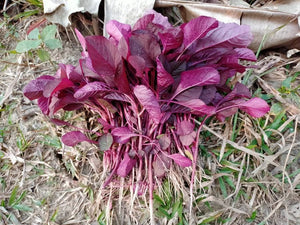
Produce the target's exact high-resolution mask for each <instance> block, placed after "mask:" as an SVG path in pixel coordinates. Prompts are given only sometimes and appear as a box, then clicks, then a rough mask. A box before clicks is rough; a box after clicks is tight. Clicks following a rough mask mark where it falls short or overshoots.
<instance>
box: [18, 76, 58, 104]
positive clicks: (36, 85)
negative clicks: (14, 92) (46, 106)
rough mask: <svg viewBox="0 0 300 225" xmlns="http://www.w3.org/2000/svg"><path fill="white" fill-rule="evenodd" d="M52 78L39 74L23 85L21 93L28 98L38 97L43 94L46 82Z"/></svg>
mask: <svg viewBox="0 0 300 225" xmlns="http://www.w3.org/2000/svg"><path fill="white" fill-rule="evenodd" d="M54 79H55V78H54V77H52V76H41V77H39V78H37V79H35V80H32V81H30V82H29V83H28V84H27V85H26V86H25V87H24V89H23V93H24V95H25V96H26V97H27V98H28V99H30V100H34V99H37V98H40V97H42V96H43V92H44V90H45V87H46V86H47V84H48V83H49V82H51V81H52V80H54Z"/></svg>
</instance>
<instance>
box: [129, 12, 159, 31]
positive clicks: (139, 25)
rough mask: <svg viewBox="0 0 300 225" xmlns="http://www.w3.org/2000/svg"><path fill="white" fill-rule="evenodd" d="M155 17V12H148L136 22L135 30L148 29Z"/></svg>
mask: <svg viewBox="0 0 300 225" xmlns="http://www.w3.org/2000/svg"><path fill="white" fill-rule="evenodd" d="M153 19H154V14H146V15H145V16H143V17H141V18H140V19H138V21H137V22H136V23H135V24H134V26H133V30H146V29H147V26H148V24H149V23H152V20H153Z"/></svg>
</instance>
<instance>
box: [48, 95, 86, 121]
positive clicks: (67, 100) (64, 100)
mask: <svg viewBox="0 0 300 225" xmlns="http://www.w3.org/2000/svg"><path fill="white" fill-rule="evenodd" d="M50 99H51V101H50V103H49V105H48V115H51V116H52V115H53V114H54V113H56V112H57V111H58V110H60V109H62V108H64V109H65V107H67V106H68V105H72V106H73V105H74V104H75V105H76V107H75V109H77V108H79V107H81V104H80V102H78V100H77V99H75V98H74V97H73V95H72V93H67V94H65V95H63V96H59V97H56V96H52V97H51V98H50Z"/></svg>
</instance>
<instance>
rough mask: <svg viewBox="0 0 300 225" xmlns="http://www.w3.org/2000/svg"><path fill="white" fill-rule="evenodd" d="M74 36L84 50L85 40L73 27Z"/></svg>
mask: <svg viewBox="0 0 300 225" xmlns="http://www.w3.org/2000/svg"><path fill="white" fill-rule="evenodd" d="M75 33H76V36H77V38H78V40H79V42H80V44H81V47H82V48H83V51H84V52H86V41H85V38H84V37H83V35H82V34H81V33H80V32H79V31H78V30H77V29H76V28H75Z"/></svg>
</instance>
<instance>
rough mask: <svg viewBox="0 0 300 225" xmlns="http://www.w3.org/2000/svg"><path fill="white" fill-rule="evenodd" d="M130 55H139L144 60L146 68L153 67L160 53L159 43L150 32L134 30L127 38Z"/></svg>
mask: <svg viewBox="0 0 300 225" xmlns="http://www.w3.org/2000/svg"><path fill="white" fill-rule="evenodd" d="M129 49H130V52H131V55H133V56H139V57H141V58H142V59H144V60H145V65H146V67H147V68H153V67H154V64H155V62H156V57H157V56H158V55H159V54H160V53H161V49H160V46H159V43H158V42H157V40H156V39H155V37H154V36H153V35H152V34H149V33H143V32H135V33H132V35H131V37H130V38H129Z"/></svg>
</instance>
